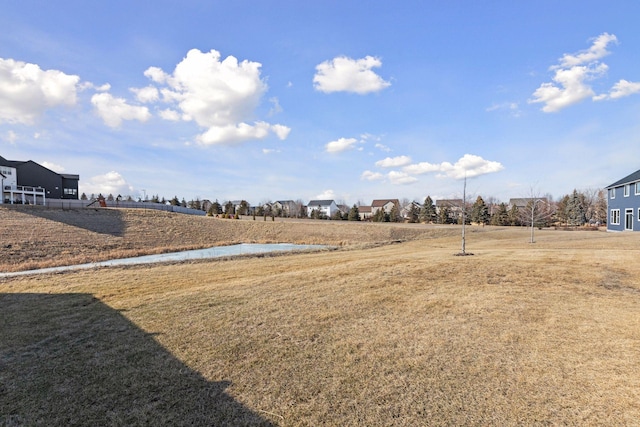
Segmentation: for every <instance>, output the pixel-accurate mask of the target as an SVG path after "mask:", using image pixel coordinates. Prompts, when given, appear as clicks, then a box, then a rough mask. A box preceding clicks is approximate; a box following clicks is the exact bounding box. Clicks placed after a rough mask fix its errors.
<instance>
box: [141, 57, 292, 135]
mask: <svg viewBox="0 0 640 427" xmlns="http://www.w3.org/2000/svg"><path fill="white" fill-rule="evenodd" d="M260 67H261V64H260V63H258V62H251V61H247V60H245V61H241V62H238V60H237V59H236V58H234V57H233V56H228V57H227V58H225V59H221V56H220V53H219V52H218V51H216V50H211V51H209V52H206V53H203V52H201V51H199V50H198V49H192V50H190V51H189V52H188V53H187V56H186V57H185V58H184V59H183V60H182V61H181V62H180V63H179V64H178V65H176V68H175V70H174V71H173V74H171V75H170V74H167V73H165V72H164V71H162V70H161V69H160V68H157V67H150V68H148V69H147V70H146V71H145V73H144V74H145V76H147V77H148V78H150V79H151V80H152V81H153V82H155V83H158V84H162V85H166V87H163V88H161V89H160V93H161V94H162V100H163V101H164V102H167V103H172V104H175V108H176V109H177V110H179V111H180V112H181V113H182V114H181V118H182V120H185V121H191V120H193V121H195V122H196V123H197V124H198V125H199V126H200V127H202V128H205V129H206V130H205V132H203V133H202V134H201V135H199V136H198V137H197V138H196V140H197V141H198V142H199V143H200V144H204V145H210V144H225V143H238V142H243V141H247V140H250V139H262V138H265V137H266V136H268V135H269V134H270V133H275V134H276V136H278V138H280V139H285V138H286V137H287V136H288V134H289V131H290V129H289V128H288V127H286V126H284V125H279V124H277V125H271V124H269V123H265V122H260V121H258V122H255V123H254V124H249V123H247V122H248V121H249V120H250V119H251V118H252V117H253V115H254V111H255V109H256V108H257V107H258V105H259V103H260V100H261V98H262V96H263V94H264V93H265V92H266V91H267V85H266V83H264V81H262V79H261V78H260ZM161 117H162V116H161ZM166 117H168V118H170V119H174V118H175V115H166Z"/></svg>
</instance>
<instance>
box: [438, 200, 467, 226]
mask: <svg viewBox="0 0 640 427" xmlns="http://www.w3.org/2000/svg"><path fill="white" fill-rule="evenodd" d="M462 206H463V203H462V199H441V200H436V215H438V216H440V212H441V211H442V209H444V208H446V209H448V210H449V218H448V222H453V223H456V222H458V220H459V218H461V216H462Z"/></svg>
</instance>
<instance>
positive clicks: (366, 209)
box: [358, 206, 371, 213]
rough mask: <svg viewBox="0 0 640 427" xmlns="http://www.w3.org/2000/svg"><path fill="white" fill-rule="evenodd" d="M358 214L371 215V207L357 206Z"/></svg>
mask: <svg viewBox="0 0 640 427" xmlns="http://www.w3.org/2000/svg"><path fill="white" fill-rule="evenodd" d="M358 212H360V213H371V206H358Z"/></svg>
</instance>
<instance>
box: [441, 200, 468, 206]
mask: <svg viewBox="0 0 640 427" xmlns="http://www.w3.org/2000/svg"><path fill="white" fill-rule="evenodd" d="M436 206H437V207H442V206H447V207H461V206H462V199H442V200H436Z"/></svg>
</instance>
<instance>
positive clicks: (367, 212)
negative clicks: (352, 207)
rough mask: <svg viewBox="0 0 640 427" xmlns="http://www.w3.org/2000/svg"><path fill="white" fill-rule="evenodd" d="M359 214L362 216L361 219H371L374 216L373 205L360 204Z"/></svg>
mask: <svg viewBox="0 0 640 427" xmlns="http://www.w3.org/2000/svg"><path fill="white" fill-rule="evenodd" d="M358 215H359V216H360V221H371V217H372V216H373V214H372V213H371V206H358Z"/></svg>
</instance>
